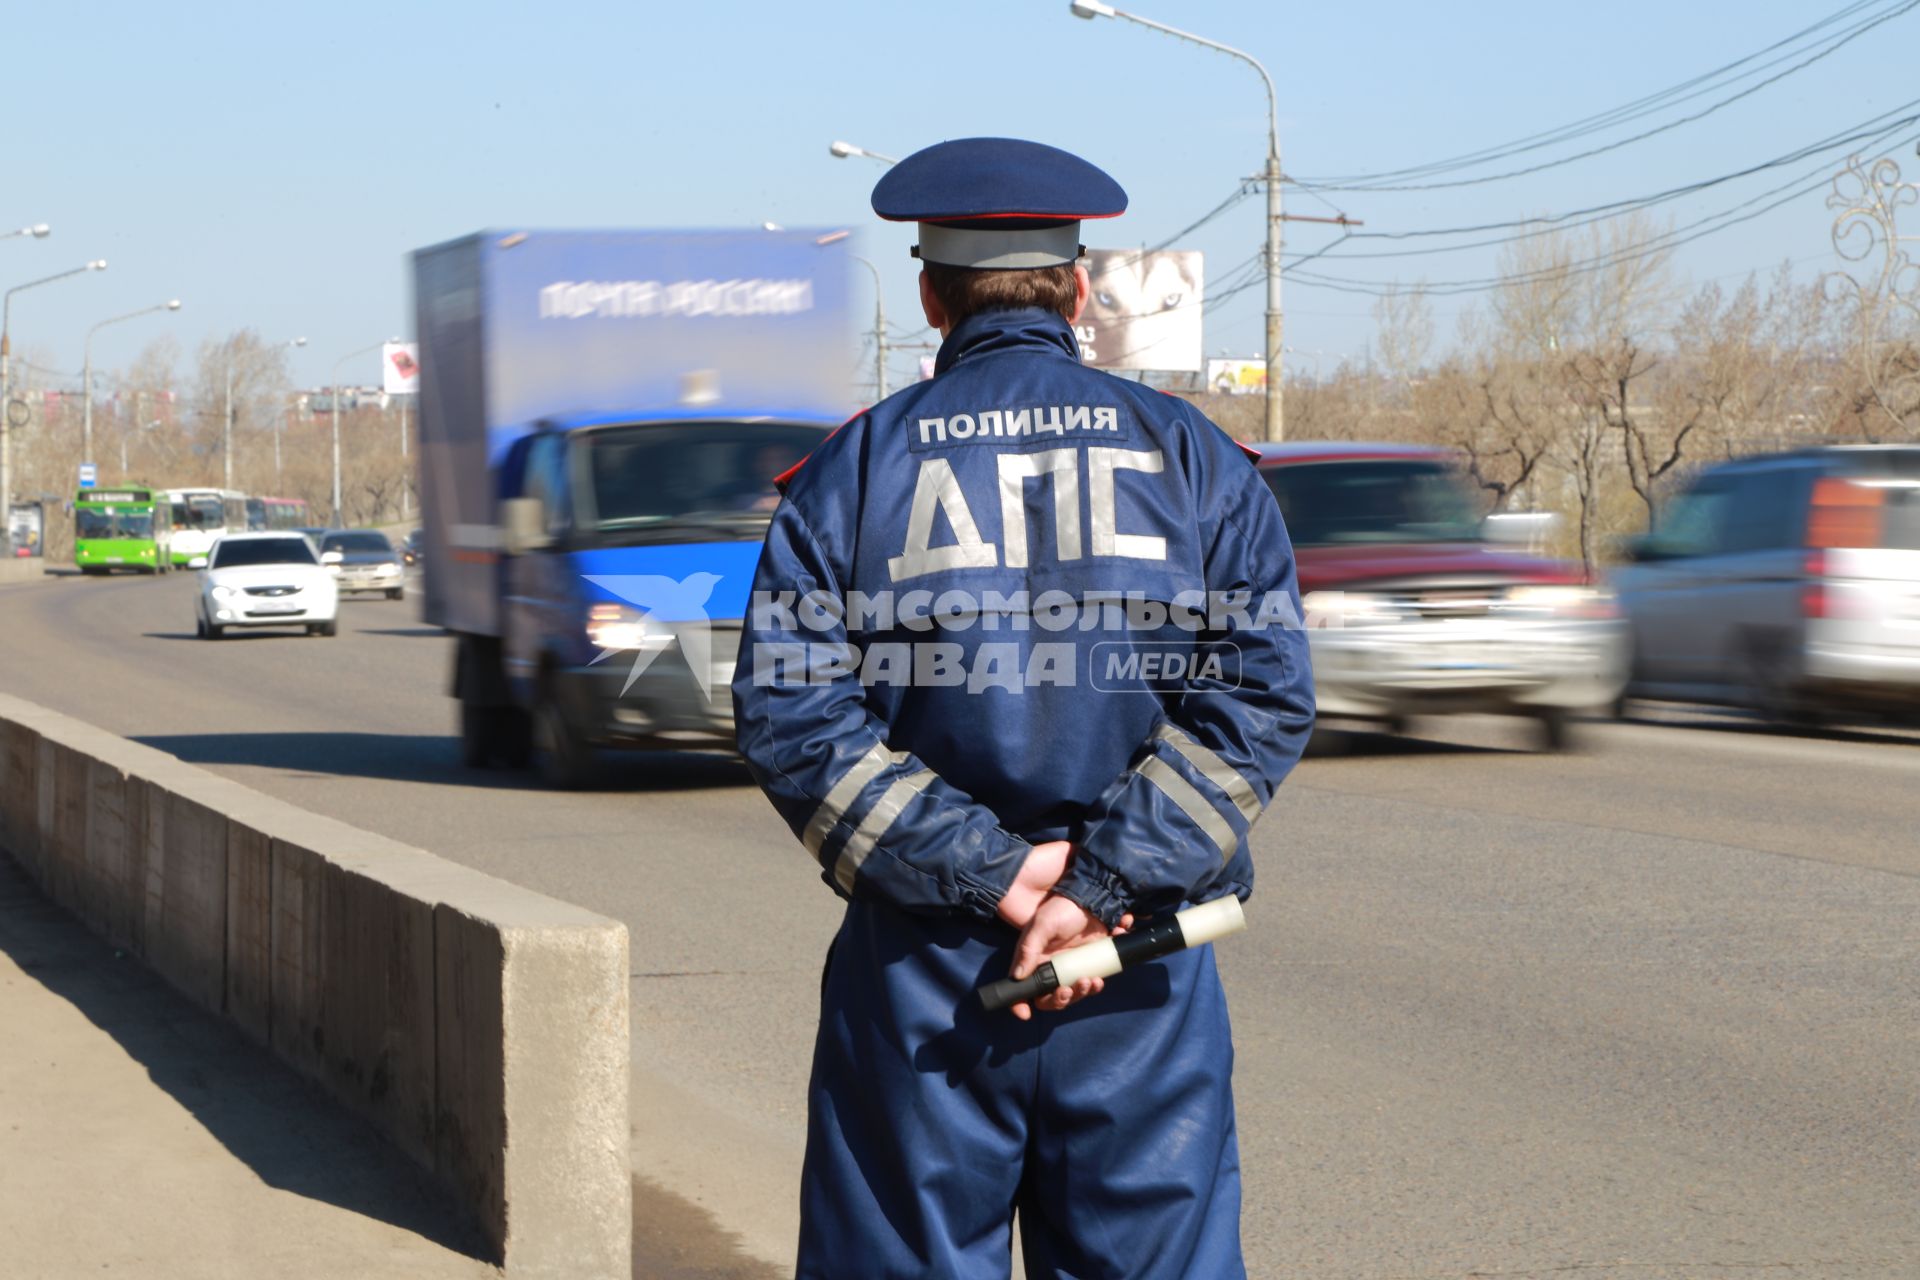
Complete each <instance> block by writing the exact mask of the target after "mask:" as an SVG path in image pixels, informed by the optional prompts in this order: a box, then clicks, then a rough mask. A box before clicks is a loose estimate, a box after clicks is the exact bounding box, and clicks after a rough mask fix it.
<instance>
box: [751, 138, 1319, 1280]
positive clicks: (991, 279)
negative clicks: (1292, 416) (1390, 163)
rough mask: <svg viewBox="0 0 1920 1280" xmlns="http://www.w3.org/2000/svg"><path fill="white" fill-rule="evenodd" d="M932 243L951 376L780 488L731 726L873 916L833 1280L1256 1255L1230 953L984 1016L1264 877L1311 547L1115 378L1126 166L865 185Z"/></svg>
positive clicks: (811, 1179) (827, 995) (810, 1218)
mask: <svg viewBox="0 0 1920 1280" xmlns="http://www.w3.org/2000/svg"><path fill="white" fill-rule="evenodd" d="M873 207H874V210H875V212H877V213H878V214H879V215H880V216H881V217H882V218H886V219H889V220H893V221H910V222H916V223H918V224H919V227H918V241H919V243H918V246H917V247H916V249H915V250H914V253H915V256H917V257H918V258H919V259H920V261H921V263H922V267H923V269H922V274H921V277H920V296H921V302H922V305H923V307H924V309H925V311H926V316H927V322H928V323H929V324H930V325H932V326H933V327H934V328H936V329H938V330H939V331H940V333H941V335H942V337H943V339H944V341H943V342H942V344H941V347H940V353H939V357H938V359H937V360H936V361H935V365H934V371H935V373H934V377H933V378H932V379H931V380H930V381H926V382H922V383H920V384H918V385H916V386H913V387H910V388H908V389H906V390H904V391H901V392H900V393H899V394H897V395H894V396H891V397H889V398H888V399H886V400H885V401H882V402H881V403H880V404H878V405H876V406H874V407H873V408H872V409H870V410H868V411H867V412H865V413H863V414H861V415H859V416H858V417H856V418H854V419H853V420H852V421H851V422H849V423H847V424H846V425H845V426H844V427H842V428H841V429H840V430H839V431H838V432H836V433H835V434H834V435H833V436H832V437H831V438H830V439H829V440H828V441H827V442H826V443H824V444H823V445H821V446H820V448H819V449H818V450H816V451H815V452H814V453H813V455H812V456H811V457H809V458H808V459H807V460H806V461H804V462H803V463H802V464H800V465H799V466H798V467H796V468H795V469H794V470H793V471H790V472H788V473H787V474H786V475H785V476H784V477H782V482H783V484H784V487H785V499H784V501H783V502H782V503H781V505H780V507H779V509H778V511H777V512H776V513H775V515H774V517H773V521H772V527H771V530H770V532H769V535H768V538H767V543H766V549H765V551H764V553H763V554H762V556H761V560H760V565H759V569H758V573H757V576H756V579H755V584H754V588H755V589H754V597H753V601H752V604H751V606H750V610H749V617H748V619H747V628H746V633H745V635H744V636H743V639H742V651H741V660H740V663H739V666H738V668H737V670H736V676H735V680H734V688H733V695H734V702H735V711H736V717H737V721H738V726H739V745H740V749H741V751H742V753H743V754H744V755H745V757H746V759H747V761H748V764H749V765H750V766H751V768H752V770H753V772H754V776H755V778H756V779H757V780H758V781H759V783H760V785H761V786H762V788H764V789H765V791H766V793H767V795H768V797H769V799H771V800H772V802H773V804H774V806H775V808H777V809H778V810H779V812H780V814H781V816H782V817H784V818H785V819H786V820H787V822H788V824H789V825H790V826H791V827H792V828H793V831H794V833H795V834H796V835H797V836H798V837H799V838H800V840H801V842H802V844H803V845H804V846H805V848H806V851H807V853H808V854H809V855H811V856H812V857H813V858H815V859H817V860H818V862H819V864H820V867H821V871H822V875H823V878H824V879H825V881H826V883H827V884H828V885H829V886H831V887H832V888H833V889H834V890H835V891H836V892H837V893H839V894H840V895H841V896H842V897H844V898H845V899H846V900H847V903H848V906H847V911H846V915H845V918H844V921H843V922H842V925H841V927H840V930H839V933H838V934H837V936H836V937H835V939H834V943H833V946H832V950H831V953H830V956H829V962H828V968H827V973H826V976H825V978H824V982H823V992H822V1001H821V1016H820V1030H819V1035H818V1040H817V1042H816V1047H815V1054H814V1062H813V1078H812V1084H811V1086H810V1088H809V1094H808V1104H809V1114H808V1130H807V1152H806V1165H805V1171H804V1175H803V1181H802V1189H801V1232H800V1249H799V1266H798V1274H799V1276H800V1277H802V1278H803V1280H826V1278H828V1277H833V1278H836V1280H845V1278H855V1277H857V1278H858V1280H883V1278H893V1277H899V1278H900V1280H908V1278H912V1280H919V1278H920V1277H926V1276H942V1277H964V1278H971V1277H985V1276H1005V1275H1006V1274H1007V1273H1008V1269H1009V1266H1010V1250H1011V1234H1010V1232H1011V1223H1012V1221H1013V1219H1014V1216H1015V1213H1016V1211H1017V1212H1018V1218H1019V1222H1020V1224H1021V1242H1022V1248H1023V1252H1024V1256H1025V1259H1026V1265H1027V1271H1028V1275H1029V1276H1060V1277H1066V1276H1072V1277H1078V1278H1081V1280H1088V1278H1091V1277H1129V1278H1131V1280H1175V1278H1176V1277H1201V1278H1204V1280H1221V1278H1222V1277H1231V1276H1239V1275H1243V1274H1244V1269H1243V1266H1242V1263H1241V1259H1240V1241H1239V1207H1240V1206H1239V1198H1240V1185H1239V1160H1238V1155H1237V1151H1236V1148H1235V1142H1234V1121H1233V1102H1232V1094H1231V1080H1230V1077H1231V1071H1232V1057H1233V1051H1232V1042H1231V1036H1230V1031H1229V1027H1228V1021H1227V1010H1226V1005H1225V1001H1224V998H1223V995H1222V992H1221V987H1220V982H1219V979H1218V977H1217V975H1216V972H1215V969H1214V959H1213V955H1212V951H1211V948H1204V947H1203V948H1199V949H1196V950H1192V951H1186V952H1181V953H1178V954H1176V955H1174V956H1171V957H1168V958H1167V959H1165V960H1162V961H1157V962H1154V963H1152V964H1149V965H1145V966H1142V967H1139V968H1137V969H1133V970H1129V971H1128V972H1126V973H1123V974H1121V975H1119V976H1117V977H1114V978H1110V979H1107V980H1106V982H1105V989H1104V991H1103V990H1102V984H1101V982H1100V981H1099V980H1091V979H1090V980H1085V981H1083V982H1081V983H1079V984H1077V985H1075V986H1073V987H1070V988H1065V989H1062V990H1059V991H1056V992H1055V993H1053V994H1052V995H1050V996H1048V997H1045V998H1043V999H1041V1000H1039V1001H1037V1002H1036V1004H1035V1007H1033V1008H1028V1007H1025V1006H1022V1007H1020V1008H1018V1009H1017V1010H1016V1011H1015V1012H1016V1013H1017V1014H1018V1015H1019V1016H1018V1017H1008V1016H1006V1015H1005V1014H998V1015H990V1014H987V1013H985V1012H983V1011H981V1009H980V1007H979V1005H978V1003H977V1002H976V1001H975V1000H974V999H973V992H974V990H975V988H977V987H978V986H980V985H981V984H983V983H985V982H989V981H992V980H994V979H998V978H1002V977H1005V976H1007V975H1008V973H1009V972H1010V971H1011V972H1012V973H1013V975H1014V976H1016V977H1020V976H1025V975H1026V974H1027V973H1028V972H1030V971H1032V970H1033V969H1034V968H1036V967H1037V966H1038V965H1039V964H1040V963H1041V962H1042V961H1044V960H1045V959H1046V958H1048V957H1049V956H1051V955H1053V954H1055V953H1057V952H1058V951H1060V950H1062V949H1065V948H1067V947H1070V946H1074V945H1076V944H1079V943H1082V942H1086V941H1090V940H1094V939H1097V938H1100V937H1103V936H1106V935H1107V934H1108V933H1109V932H1111V931H1117V930H1121V929H1124V928H1126V927H1127V926H1128V925H1129V924H1131V923H1133V922H1134V921H1135V920H1144V919H1146V918H1148V917H1150V916H1156V915H1159V914H1161V913H1164V912H1169V911H1173V910H1176V909H1178V908H1179V907H1180V906H1181V905H1182V904H1185V903H1193V902H1199V901H1205V900H1208V899H1211V898H1216V897H1219V896H1221V895H1223V894H1227V893H1233V894H1237V895H1239V896H1240V897H1242V898H1245V897H1246V896H1247V895H1248V894H1249V893H1250V892H1251V890H1252V885H1253V867H1252V863H1251V861H1250V858H1249V855H1248V849H1247V833H1248V830H1249V828H1250V827H1251V825H1252V823H1253V821H1254V819H1255V818H1257V817H1258V816H1259V814H1260V811H1261V810H1262V808H1264V807H1265V805H1266V804H1267V802H1268V800H1269V799H1270V798H1271V796H1272V794H1273V790H1274V788H1275V786H1277V785H1278V783H1279V782H1280V780H1281V778H1282V777H1283V776H1284V775H1285V774H1286V773H1287V771H1288V770H1289V769H1290V768H1291V767H1292V765H1293V763H1294V761H1295V760H1296V759H1297V758H1298V757H1299V753H1300V750H1301V748H1302V746H1303V744H1304V741H1305V738H1306V736H1307V733H1308V731H1309V729H1310V727H1311V724H1312V719H1313V695H1312V685H1311V674H1310V671H1309V668H1308V660H1307V646H1306V642H1305V637H1304V635H1303V634H1302V633H1301V631H1300V630H1299V628H1298V626H1297V625H1289V624H1290V623H1291V622H1292V621H1293V619H1294V618H1296V617H1297V609H1298V597H1297V589H1296V586H1295V582H1294V568H1293V554H1292V548H1291V546H1290V545H1289V543H1288V541H1287V535H1286V531H1285V529H1284V528H1283V527H1282V524H1281V518H1280V512H1279V509H1278V507H1277V506H1276V505H1275V503H1274V500H1273V498H1272V496H1271V495H1270V494H1269V493H1268V491H1267V489H1266V487H1265V485H1264V484H1262V482H1261V481H1260V479H1259V478H1258V475H1257V474H1256V472H1255V470H1254V468H1253V466H1252V464H1251V462H1250V460H1249V457H1248V453H1247V451H1245V450H1243V449H1242V448H1241V446H1239V445H1237V444H1236V443H1235V442H1234V441H1232V440H1231V439H1229V438H1228V436H1227V435H1226V434H1225V433H1224V432H1222V431H1221V430H1220V429H1219V428H1217V427H1216V426H1214V425H1213V424H1212V423H1210V422H1208V421H1207V420H1206V418H1204V417H1203V416H1202V415H1201V414H1200V413H1199V412H1197V411H1196V410H1195V409H1194V408H1193V407H1192V406H1191V405H1189V404H1188V403H1186V402H1185V401H1183V400H1179V399H1175V398H1173V397H1171V396H1166V395H1163V394H1161V393H1159V392H1156V391H1151V390H1148V389H1146V388H1145V387H1143V386H1140V385H1138V384H1136V383H1133V382H1128V381H1125V380H1123V379H1120V378H1116V377H1113V376H1111V375H1109V374H1106V373H1101V372H1098V371H1095V370H1092V369H1088V368H1086V367H1085V366H1083V365H1082V364H1081V363H1080V360H1079V350H1078V347H1077V345H1076V343H1075V339H1074V332H1073V328H1072V324H1073V321H1074V320H1075V319H1076V318H1077V317H1078V316H1079V314H1080V311H1081V309H1082V307H1084V306H1085V304H1086V301H1087V295H1088V291H1089V285H1088V278H1087V273H1086V271H1085V269H1084V268H1082V267H1080V266H1078V265H1077V262H1078V259H1079V257H1080V256H1081V254H1082V252H1083V247H1082V246H1081V244H1080V239H1079V237H1080V222H1081V221H1082V220H1084V219H1088V218H1106V217H1112V216H1115V215H1117V214H1119V213H1121V212H1122V211H1123V210H1124V209H1125V208H1126V195H1125V193H1124V192H1123V191H1122V190H1121V189H1120V187H1119V186H1118V184H1116V183H1115V182H1114V181H1113V180H1112V179H1111V178H1110V177H1108V176H1107V175H1106V174H1105V173H1103V172H1102V171H1100V170H1099V169H1097V168H1095V167H1094V166H1093V165H1091V164H1089V163H1087V162H1086V161H1084V160H1081V159H1079V158H1078V157H1076V156H1073V155H1070V154H1068V153H1066V152H1064V151H1060V150H1056V149H1055V148H1052V147H1047V146H1042V145H1040V144H1037V143H1033V142H1022V141H1015V140H1011V139H1002V138H972V139H964V140H960V141H954V142H946V143H941V144H940V145H938V146H934V147H929V148H927V149H926V150H924V151H921V152H919V153H917V154H915V155H913V156H910V157H908V158H907V159H906V160H903V161H902V162H901V163H900V164H898V165H897V166H895V167H894V168H892V169H891V170H889V171H888V172H887V174H886V176H885V177H884V178H883V179H882V180H881V182H880V184H879V185H878V186H877V187H876V188H875V189H874V193H873Z"/></svg>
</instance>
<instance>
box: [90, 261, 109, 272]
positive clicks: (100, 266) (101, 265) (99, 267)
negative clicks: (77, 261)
mask: <svg viewBox="0 0 1920 1280" xmlns="http://www.w3.org/2000/svg"><path fill="white" fill-rule="evenodd" d="M86 269H87V270H88V271H105V270H106V269H107V260H106V259H105V258H95V259H94V260H93V261H92V262H89V263H88V264H87V266H86Z"/></svg>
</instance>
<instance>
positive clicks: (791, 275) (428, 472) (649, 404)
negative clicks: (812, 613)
mask: <svg viewBox="0 0 1920 1280" xmlns="http://www.w3.org/2000/svg"><path fill="white" fill-rule="evenodd" d="M846 240H847V237H846V233H845V232H834V231H797V230H784V231H772V230H769V231H753V232H739V231H516V232H481V233H479V234H476V235H472V236H467V237H465V238H463V239H460V240H455V241H451V242H449V243H446V244H441V245H436V246H433V247H431V248H427V249H421V250H419V251H418V252H416V253H415V254H414V255H413V280H414V304H415V309H416V316H417V325H418V328H417V333H418V335H419V340H420V508H421V516H422V527H421V533H422V540H423V542H424V544H425V546H424V552H425V555H424V559H425V561H426V563H427V564H428V565H430V566H431V568H430V569H429V570H428V571H427V573H426V575H425V576H426V591H425V616H426V619H427V621H428V622H430V623H433V624H435V625H438V626H440V627H443V628H445V629H446V630H447V631H449V632H450V633H451V634H452V635H453V637H454V639H455V642H456V643H455V646H454V660H453V682H452V692H453V695H454V697H455V698H457V699H458V701H459V708H460V739H461V748H462V756H463V758H464V759H465V761H466V762H467V763H468V764H469V765H472V766H475V767H486V766H489V765H498V766H505V767H525V766H527V765H533V766H534V767H536V768H538V769H539V771H540V772H541V774H542V775H543V776H545V777H546V779H547V780H548V781H549V782H551V783H552V784H554V785H556V786H563V787H570V786H578V785H581V784H582V783H583V782H585V781H586V780H587V779H588V778H589V777H590V776H591V769H592V765H593V761H594V758H595V752H596V749H598V748H601V747H636V748H642V749H677V750H732V748H733V708H732V701H731V695H730V693H729V682H730V681H731V679H732V675H733V666H734V662H735V658H736V656H737V654H738V651H739V643H740V631H741V621H742V618H743V617H744V614H745V611H746V607H747V600H748V594H749V590H750V587H751V583H752V578H753V569H754V565H755V562H756V561H757V559H758V557H759V554H760V546H761V542H762V540H763V538H764V537H765V531H766V526H767V522H768V520H769V518H770V516H771V513H772V509H773V507H774V505H775V503H776V502H777V496H776V494H775V492H774V488H773V484H772V481H773V478H774V477H775V476H776V475H778V474H779V473H780V472H782V471H784V470H786V469H787V468H788V467H790V466H792V465H793V464H794V463H796V462H797V461H799V460H800V459H801V458H803V457H804V456H805V455H806V454H807V453H808V452H810V451H811V450H812V449H813V448H814V446H816V445H817V444H818V443H819V442H820V441H821V440H822V439H824V438H825V436H826V434H827V433H828V432H829V431H831V430H832V429H833V428H834V427H835V426H837V425H838V424H839V423H840V422H842V421H844V420H845V418H846V417H847V414H848V412H849V410H850V408H851V405H852V385H851V378H852V367H853V362H854V351H853V344H852V321H851V313H850V310H849V306H848V302H849V297H848V293H849V281H848V265H849V264H848V261H847V245H846Z"/></svg>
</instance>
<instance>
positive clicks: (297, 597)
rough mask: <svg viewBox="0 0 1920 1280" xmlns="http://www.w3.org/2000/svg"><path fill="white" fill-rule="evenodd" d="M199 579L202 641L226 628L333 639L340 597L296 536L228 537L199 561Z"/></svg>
mask: <svg viewBox="0 0 1920 1280" xmlns="http://www.w3.org/2000/svg"><path fill="white" fill-rule="evenodd" d="M189 563H190V565H191V567H193V568H196V569H200V570H202V572H201V574H200V596H199V603H198V604H197V605H196V606H195V608H194V622H195V623H196V624H197V630H198V632H199V634H200V636H201V638H203V639H207V640H218V639H219V638H220V637H221V636H222V635H223V634H224V633H225V632H226V629H227V628H228V627H305V628H306V629H307V634H308V635H319V636H330V635H333V634H334V632H335V630H336V629H337V627H338V625H339V623H338V618H339V614H340V592H339V589H338V588H337V587H336V586H335V585H334V581H333V574H331V573H329V572H328V571H327V569H326V567H325V566H323V565H322V564H321V563H320V557H319V555H318V554H317V553H316V552H315V551H314V549H313V543H311V542H309V541H307V539H306V538H305V537H303V536H302V535H300V534H298V533H291V532H287V533H229V534H225V535H223V536H222V537H221V538H219V539H218V540H217V541H215V542H214V544H213V547H212V548H211V550H210V551H209V553H208V556H201V557H195V558H194V559H193V560H192V561H190V562H189Z"/></svg>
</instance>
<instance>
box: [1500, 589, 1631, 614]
mask: <svg viewBox="0 0 1920 1280" xmlns="http://www.w3.org/2000/svg"><path fill="white" fill-rule="evenodd" d="M1503 603H1504V604H1505V605H1506V606H1507V607H1508V608H1510V609H1527V610H1532V611H1537V612H1540V613H1551V614H1555V615H1557V616H1559V617H1563V618H1613V617H1618V616H1619V609H1618V607H1617V606H1616V605H1615V603H1614V599H1613V593H1612V592H1611V591H1603V590H1601V589H1599V588H1597V587H1581V586H1573V585H1571V584H1538V585H1532V584H1529V585H1525V586H1518V587H1514V588H1512V589H1511V590H1510V591H1508V592H1507V598H1506V600H1505V601H1503Z"/></svg>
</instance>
